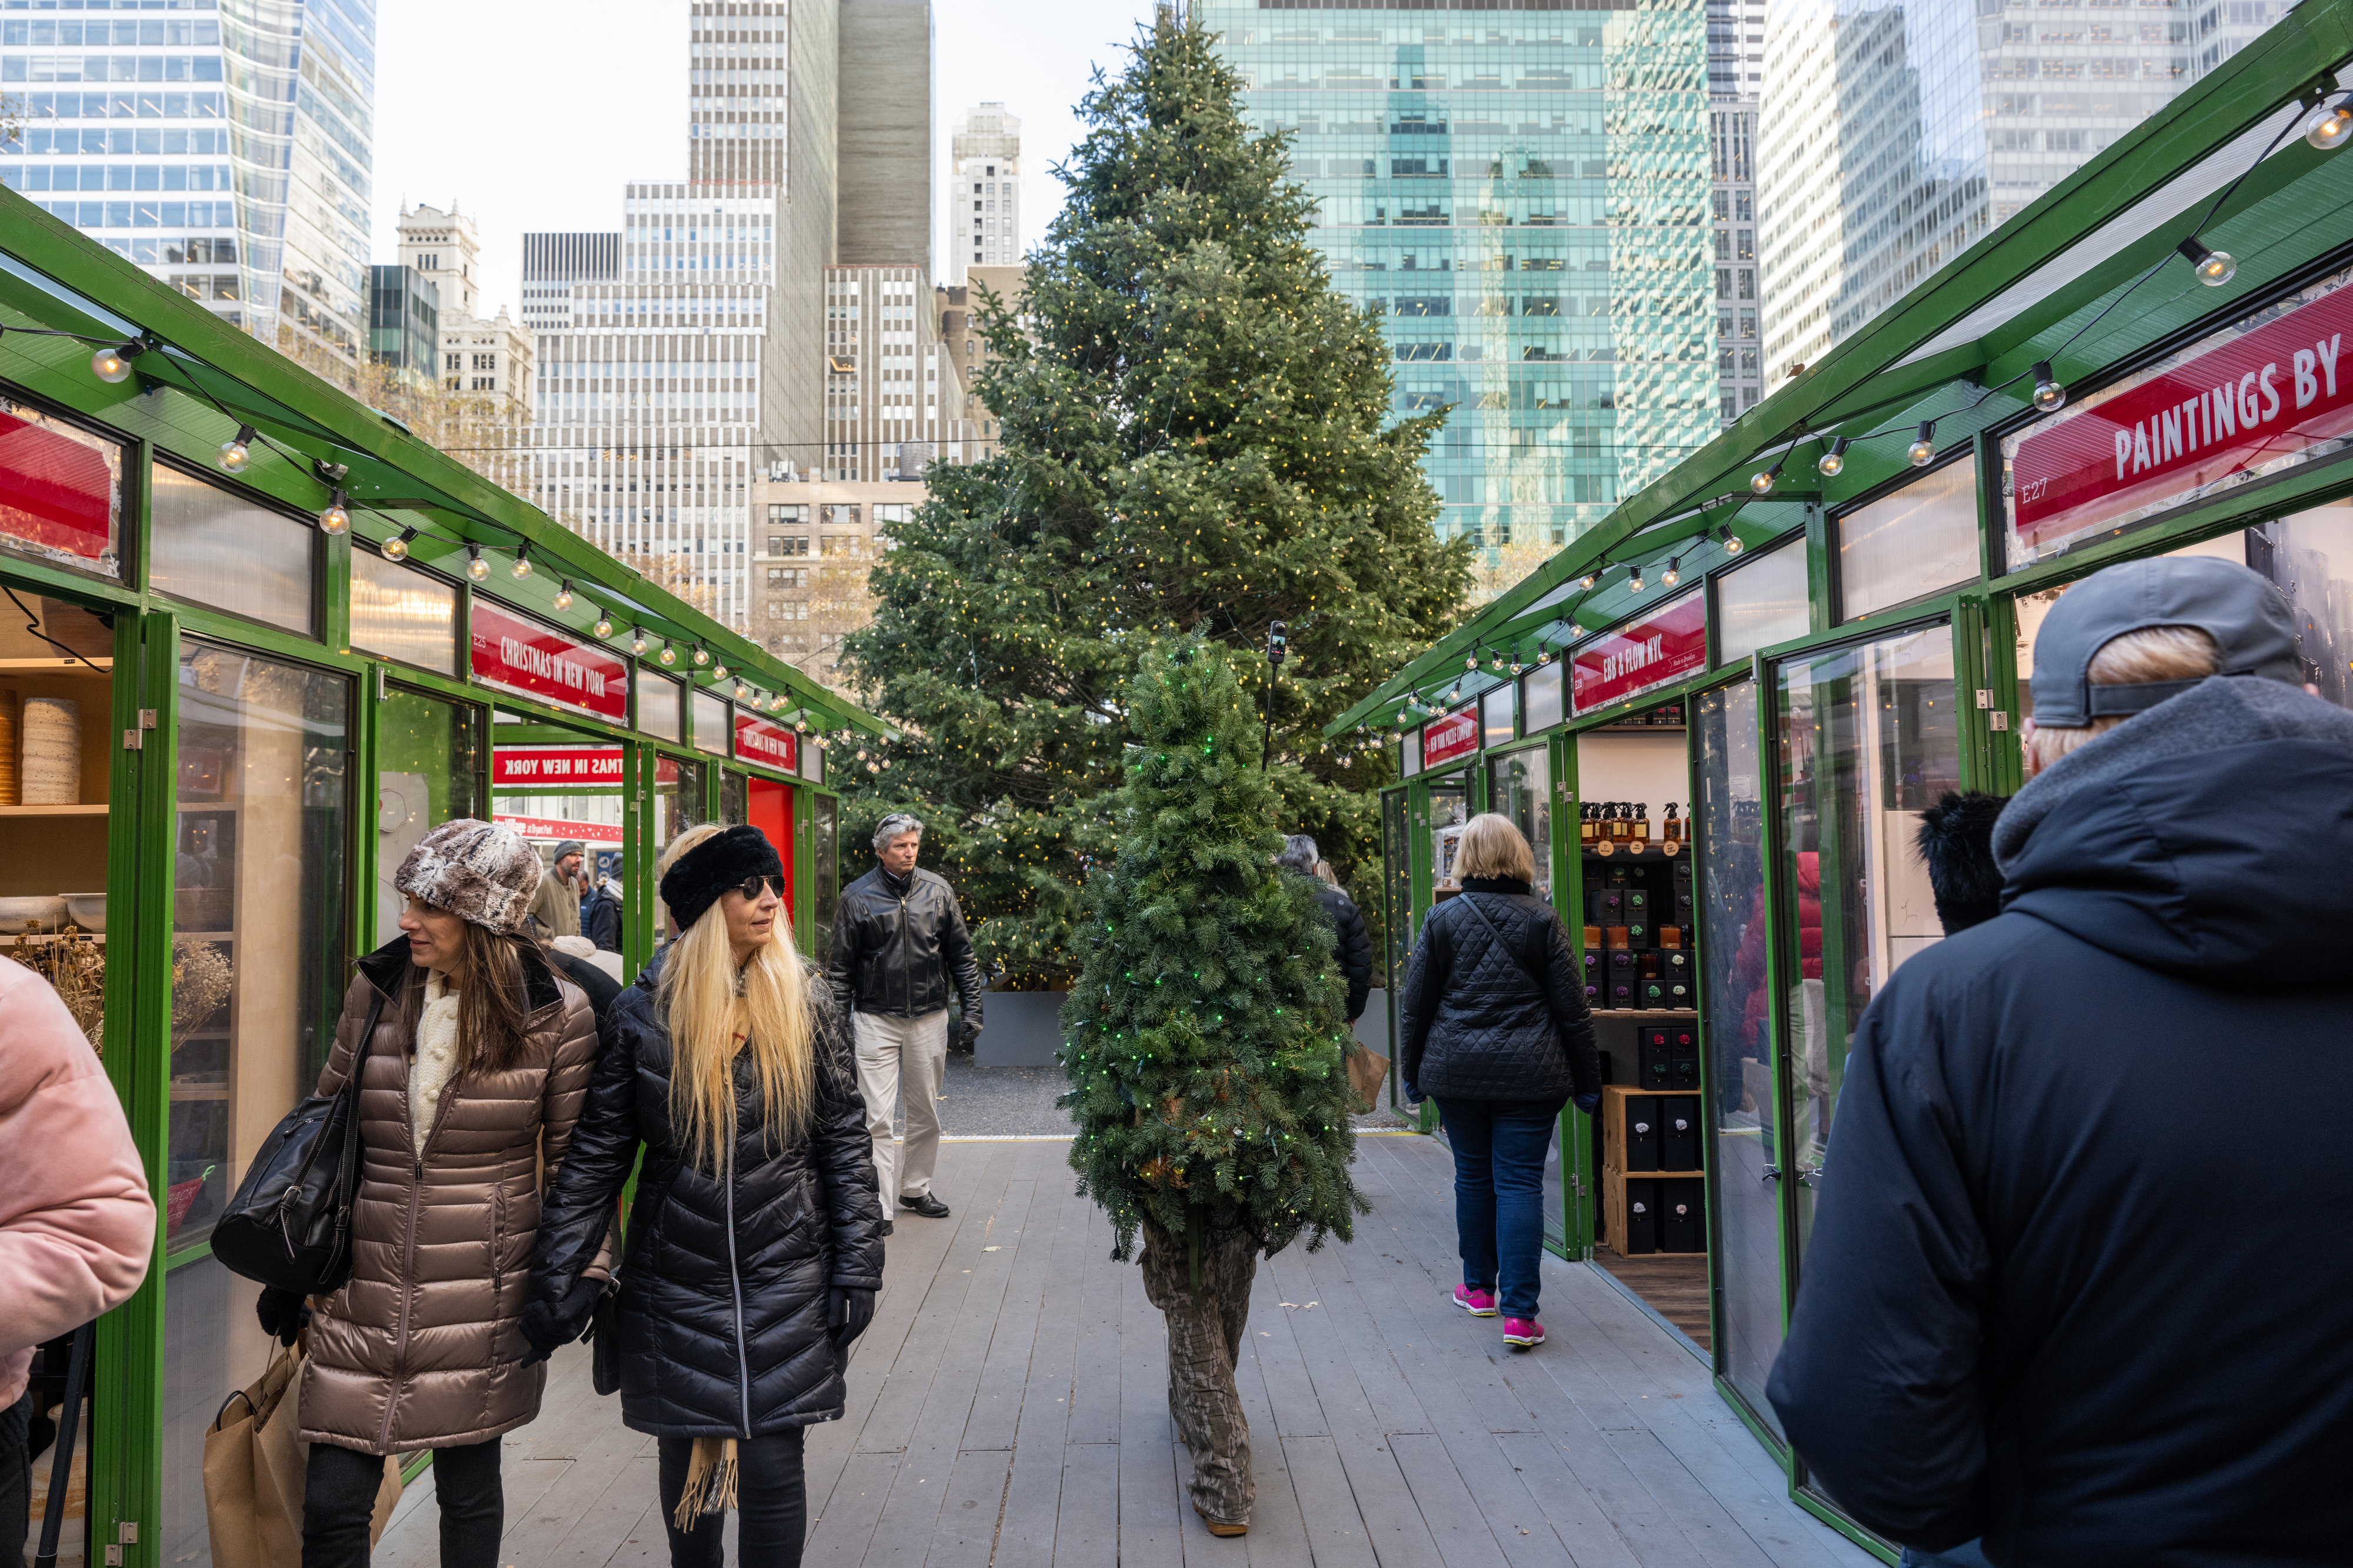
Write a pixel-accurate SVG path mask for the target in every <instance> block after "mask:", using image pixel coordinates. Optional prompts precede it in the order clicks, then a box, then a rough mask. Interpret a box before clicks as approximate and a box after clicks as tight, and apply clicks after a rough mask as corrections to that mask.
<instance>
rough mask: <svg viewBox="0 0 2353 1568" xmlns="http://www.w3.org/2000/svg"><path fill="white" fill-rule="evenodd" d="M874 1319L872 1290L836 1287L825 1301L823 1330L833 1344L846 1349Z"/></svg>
mask: <svg viewBox="0 0 2353 1568" xmlns="http://www.w3.org/2000/svg"><path fill="white" fill-rule="evenodd" d="M872 1321H874V1292H873V1291H871V1290H853V1289H839V1288H837V1289H835V1290H834V1291H833V1294H832V1299H831V1300H828V1302H827V1303H826V1310H825V1331H826V1334H827V1336H828V1338H830V1339H831V1340H832V1341H833V1342H834V1344H835V1345H836V1346H837V1347H838V1348H839V1349H841V1350H848V1349H849V1345H850V1342H851V1341H853V1340H855V1339H857V1338H858V1336H859V1335H860V1334H862V1333H864V1332H865V1331H866V1326H867V1325H868V1324H869V1323H871V1322H872Z"/></svg>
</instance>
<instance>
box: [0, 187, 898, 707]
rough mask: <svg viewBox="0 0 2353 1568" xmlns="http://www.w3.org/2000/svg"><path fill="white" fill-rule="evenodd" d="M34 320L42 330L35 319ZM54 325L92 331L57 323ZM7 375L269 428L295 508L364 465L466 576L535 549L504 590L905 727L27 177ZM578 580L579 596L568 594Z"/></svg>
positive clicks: (7, 257) (0, 289)
mask: <svg viewBox="0 0 2353 1568" xmlns="http://www.w3.org/2000/svg"><path fill="white" fill-rule="evenodd" d="M27 328H29V329H33V330H34V331H25V330H23V329H27ZM38 331H51V332H68V333H72V334H76V335H74V336H39V335H35V334H36V333H37V332H38ZM132 341H136V342H142V343H144V344H145V345H146V350H145V352H144V353H141V354H140V355H139V356H138V357H137V358H136V359H135V360H133V361H132V368H133V370H134V372H135V374H133V375H132V377H131V378H130V379H128V380H126V381H124V382H121V383H120V384H107V383H104V382H101V381H100V380H98V379H97V377H96V376H94V375H93V374H91V372H90V354H91V352H92V348H93V346H94V345H101V344H104V343H107V342H132ZM0 379H5V380H7V381H10V382H14V383H16V384H17V385H19V386H22V387H24V388H26V390H27V391H28V392H30V393H32V394H33V395H36V396H38V397H43V398H47V399H48V400H50V401H52V402H55V403H57V404H58V405H61V406H64V407H67V408H70V409H74V410H77V411H79V412H81V413H83V414H86V415H88V416H90V417H91V418H93V419H97V420H100V421H102V422H103V423H105V424H107V425H109V426H112V427H113V428H115V429H117V430H120V431H122V432H124V433H126V434H128V435H131V436H133V437H142V438H144V439H146V440H148V441H150V442H152V443H153V444H154V446H155V447H158V448H159V449H161V450H164V451H168V452H170V453H173V454H174V455H176V456H177V457H179V458H181V459H183V460H184V461H185V462H187V463H189V464H191V465H194V466H195V467H197V468H214V467H216V457H217V451H218V448H219V447H220V446H221V444H222V443H223V442H225V441H227V440H228V439H229V438H230V437H232V436H234V435H235V434H236V433H237V426H240V425H249V426H253V427H254V429H255V430H256V431H257V432H259V436H260V437H262V439H260V440H257V441H255V442H253V443H252V444H251V451H252V458H251V461H250V463H249V465H248V468H246V469H245V471H244V472H243V473H242V474H240V475H239V476H238V482H239V483H241V484H243V485H245V486H246V487H248V488H249V489H255V490H259V491H260V492H262V493H265V494H267V495H269V496H271V497H273V498H275V499H277V500H280V501H282V502H284V503H286V504H287V505H289V506H291V507H294V508H297V509H299V510H305V511H311V512H316V511H319V510H322V509H323V508H324V507H325V506H326V505H327V504H328V501H329V500H330V486H329V485H328V483H327V482H326V481H325V480H323V479H321V478H320V477H319V475H318V474H317V472H316V471H315V468H314V465H317V464H328V465H336V466H340V467H342V468H345V469H346V470H348V471H347V474H346V476H345V478H344V479H343V482H342V488H343V489H344V491H345V492H346V493H347V495H348V497H349V501H348V510H350V512H351V514H352V531H353V535H354V536H355V537H359V538H364V539H369V540H373V541H376V542H383V541H384V540H386V539H389V538H392V537H393V536H395V535H396V534H398V533H400V532H401V531H403V530H404V529H409V528H414V529H415V530H417V537H416V538H415V539H414V540H413V541H412V542H411V544H410V557H411V559H412V560H415V561H417V562H419V563H423V564H426V565H428V566H434V567H437V568H438V569H439V570H441V571H443V572H444V573H446V574H449V575H451V576H462V575H463V572H464V567H465V564H466V547H467V546H468V545H469V544H472V545H476V546H479V547H480V548H481V549H482V550H483V551H485V552H490V551H496V552H498V553H499V555H500V557H501V563H502V564H503V563H506V562H511V561H512V557H513V554H514V552H515V551H516V550H517V548H518V547H527V548H528V550H529V552H530V555H531V561H532V565H533V574H532V575H531V576H530V577H528V578H525V579H523V580H522V581H516V580H514V579H513V578H512V576H510V575H509V574H506V573H505V572H501V573H500V574H499V577H498V582H497V592H496V595H495V597H496V598H497V599H499V600H500V601H501V602H502V603H505V604H509V605H513V606H514V607H516V608H518V609H521V610H523V611H526V612H527V613H529V614H530V615H532V616H536V617H538V618H539V619H541V620H543V621H546V622H548V623H549V624H550V625H553V626H560V627H563V628H564V629H565V630H567V631H569V632H571V633H573V634H575V636H578V637H581V638H583V639H584V640H587V641H595V640H596V638H595V636H594V634H593V631H592V627H593V626H594V625H595V623H596V619H597V616H598V615H599V613H600V612H602V613H604V614H606V615H608V616H610V617H611V619H612V621H613V623H614V636H613V637H612V638H611V639H609V640H610V641H611V642H612V643H613V644H616V645H619V644H623V643H624V642H625V639H626V638H627V637H628V628H630V627H631V626H642V627H643V628H644V629H645V631H646V632H647V634H648V635H649V637H651V638H653V639H656V640H658V641H674V642H676V643H677V644H678V645H680V647H681V648H683V647H687V646H688V645H691V644H694V643H700V644H702V646H703V647H707V648H709V649H710V650H711V652H712V659H713V664H714V667H717V666H723V667H724V668H726V669H727V670H728V673H729V679H728V681H727V683H726V684H727V685H728V686H730V687H732V686H733V681H734V679H736V678H739V677H740V678H741V679H744V681H746V682H748V683H749V684H750V685H751V686H752V687H753V688H754V690H755V692H756V693H758V694H759V695H760V696H761V697H763V698H768V699H773V698H776V697H782V698H784V699H785V702H784V704H783V706H782V708H781V709H775V708H772V705H771V703H770V702H767V701H763V702H762V704H761V708H762V710H763V711H776V713H777V716H778V717H780V718H782V719H784V720H785V721H787V722H789V721H793V720H795V719H801V720H806V721H807V723H808V725H809V727H810V728H811V729H812V730H817V731H836V730H857V731H865V732H867V733H870V734H874V735H886V736H887V735H889V734H890V733H891V731H890V730H889V728H888V727H887V726H885V725H884V724H883V723H881V721H879V720H877V719H875V718H874V717H873V716H872V715H871V714H869V713H867V712H865V711H864V710H860V708H858V707H857V706H855V705H854V704H852V703H849V702H846V701H844V700H842V699H840V698H839V697H837V696H836V695H834V694H833V693H832V692H830V691H828V689H826V688H825V687H824V686H822V685H820V684H819V683H818V682H817V681H815V680H813V679H810V678H809V677H807V676H806V675H804V674H802V673H801V672H800V671H799V670H798V669H797V668H794V667H793V666H792V665H790V664H787V663H786V662H785V661H783V660H782V659H779V658H776V657H775V656H774V655H772V654H770V653H768V652H767V651H766V650H765V648H763V647H760V646H759V645H758V644H757V643H754V642H753V641H751V640H750V639H748V638H746V637H743V636H741V635H739V634H738V633H735V632H733V631H731V630H729V629H728V628H727V627H725V626H723V625H721V624H720V623H719V622H718V621H717V620H715V619H713V618H712V616H708V615H706V614H704V613H703V612H702V610H699V609H697V608H695V607H694V606H693V605H690V604H688V603H687V602H686V601H684V600H683V599H681V598H679V597H678V596H677V595H674V594H672V593H670V591H669V590H667V589H665V588H663V587H661V586H660V585H659V584H654V583H651V582H649V581H648V580H647V579H646V578H645V577H644V576H643V575H641V574H639V573H638V571H637V570H636V569H634V568H632V567H630V566H628V565H627V564H625V563H622V562H620V561H617V560H616V559H614V558H613V557H612V556H611V555H608V554H607V553H606V552H604V551H602V550H600V549H598V548H597V547H596V545H595V544H593V543H591V542H589V541H587V540H586V539H583V538H581V537H580V536H579V535H578V534H575V533H574V532H572V531H570V530H568V529H566V528H565V527H563V526H562V525H560V524H558V523H556V522H555V521H553V520H552V519H550V518H549V517H548V516H547V514H546V513H544V512H543V511H541V510H539V509H538V508H537V507H534V506H533V505H532V504H530V503H529V502H528V501H525V500H522V499H521V498H520V497H518V496H514V495H512V494H510V493H509V492H507V491H506V490H504V489H501V488H499V486H498V485H496V484H494V483H492V482H491V480H489V479H484V478H483V477H482V476H481V475H480V474H477V473H475V472H474V471H473V470H472V469H470V468H466V467H465V466H464V465H463V464H461V463H459V462H458V461H457V460H456V459H455V458H450V457H448V455H447V454H445V453H443V452H441V451H439V450H438V449H437V448H435V447H432V446H430V445H428V444H427V443H426V442H424V441H421V440H419V439H417V437H415V436H414V435H412V434H410V432H409V431H408V430H407V429H406V427H405V426H402V425H401V424H400V423H399V422H398V421H396V420H395V419H393V418H391V417H390V416H386V415H384V414H380V413H378V412H376V411H375V410H374V409H372V408H369V407H368V406H367V405H364V404H363V403H361V402H359V401H358V400H357V399H355V398H353V397H352V396H351V395H349V394H347V393H344V392H343V391H341V390H339V389H338V388H336V387H334V386H332V385H330V384H328V383H326V382H324V381H322V380H320V379H319V378H318V377H317V376H315V375H313V374H311V373H310V372H309V371H307V370H305V369H303V368H302V367H301V365H299V364H297V363H294V362H293V361H292V360H290V359H288V358H287V357H286V356H284V355H283V354H280V353H278V352H277V351H276V350H275V349H273V348H270V347H269V346H268V345H266V344H263V343H261V342H259V341H257V340H256V339H254V338H252V337H250V336H248V334H247V333H245V332H244V331H240V330H238V329H237V327H235V326H232V325H230V324H229V323H228V322H227V321H222V320H221V319H220V318H218V317H216V316H215V315H214V314H213V313H212V312H211V311H210V310H206V309H205V308H204V307H203V306H202V305H199V304H198V303H196V302H195V300H190V299H188V298H186V297H185V296H184V295H182V294H181V293H180V292H179V291H178V290H177V289H173V288H171V287H170V286H169V285H167V284H165V283H164V282H163V281H162V280H161V279H156V278H153V277H151V276H150V275H148V274H147V273H146V272H144V271H142V270H141V269H140V268H138V267H135V266H133V265H132V263H131V262H130V261H129V260H128V259H126V258H122V257H121V256H118V255H116V254H115V253H114V252H113V251H111V250H109V249H107V248H106V247H103V246H101V245H98V244H96V243H94V242H92V241H91V240H90V239H89V238H87V237H84V236H83V235H81V234H80V233H79V232H78V231H77V230H75V229H74V228H72V227H70V226H68V225H66V224H64V223H61V222H59V221H58V220H57V219H56V218H54V217H51V216H49V215H48V214H47V212H45V211H43V210H42V209H41V208H39V207H38V206H37V205H34V204H33V203H31V202H29V201H26V199H25V198H23V197H22V196H19V195H16V194H15V193H14V192H10V191H0ZM567 580H568V581H569V582H570V584H571V585H572V589H573V593H574V599H573V603H572V605H571V606H570V608H568V609H565V610H559V609H557V608H556V607H555V604H554V600H555V595H556V594H557V592H558V591H559V590H560V588H561V587H562V585H563V584H564V583H565V581H567ZM669 673H670V674H672V675H675V676H677V677H679V678H681V679H690V680H694V681H696V682H697V683H699V684H703V685H710V684H712V683H713V682H712V675H711V671H710V670H709V669H695V668H691V667H689V666H687V665H686V664H685V663H683V662H681V666H680V668H676V669H673V670H671V671H670V672H669Z"/></svg>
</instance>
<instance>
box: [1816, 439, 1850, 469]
mask: <svg viewBox="0 0 2353 1568" xmlns="http://www.w3.org/2000/svg"><path fill="white" fill-rule="evenodd" d="M1846 448H1847V437H1844V436H1841V437H1839V438H1838V439H1837V440H1835V441H1832V442H1831V447H1830V450H1829V451H1827V452H1824V453H1823V454H1822V455H1821V456H1820V457H1819V458H1815V459H1814V472H1816V473H1818V474H1820V475H1821V477H1822V478H1824V479H1836V478H1838V477H1839V476H1840V475H1841V474H1842V473H1844V472H1846Z"/></svg>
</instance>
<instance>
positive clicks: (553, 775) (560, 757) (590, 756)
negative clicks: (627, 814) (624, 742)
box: [491, 746, 621, 786]
mask: <svg viewBox="0 0 2353 1568" xmlns="http://www.w3.org/2000/svg"><path fill="white" fill-rule="evenodd" d="M620 782H621V748H620V747H618V746H501V747H499V748H498V749H497V750H496V751H494V752H491V784H596V785H599V786H602V785H607V784H619V783H620Z"/></svg>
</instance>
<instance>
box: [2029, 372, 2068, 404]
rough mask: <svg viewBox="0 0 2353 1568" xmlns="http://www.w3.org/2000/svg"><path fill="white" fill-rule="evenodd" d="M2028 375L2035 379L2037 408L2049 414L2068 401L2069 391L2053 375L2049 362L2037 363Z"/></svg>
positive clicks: (2035, 402)
mask: <svg viewBox="0 0 2353 1568" xmlns="http://www.w3.org/2000/svg"><path fill="white" fill-rule="evenodd" d="M2028 374H2031V375H2032V376H2033V377H2034V406H2035V407H2037V408H2040V409H2041V410H2042V412H2043V413H2045V414H2048V413H2050V412H2051V411H2052V409H2054V408H2056V407H2058V406H2059V405H2061V404H2063V403H2064V402H2066V401H2067V389H2066V388H2065V387H2063V386H2062V385H2060V384H2059V378H2058V377H2057V376H2055V375H2052V374H2051V362H2050V361H2049V360H2047V359H2045V360H2037V361H2035V362H2034V368H2033V370H2032V371H2031V372H2029V373H2028Z"/></svg>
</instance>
